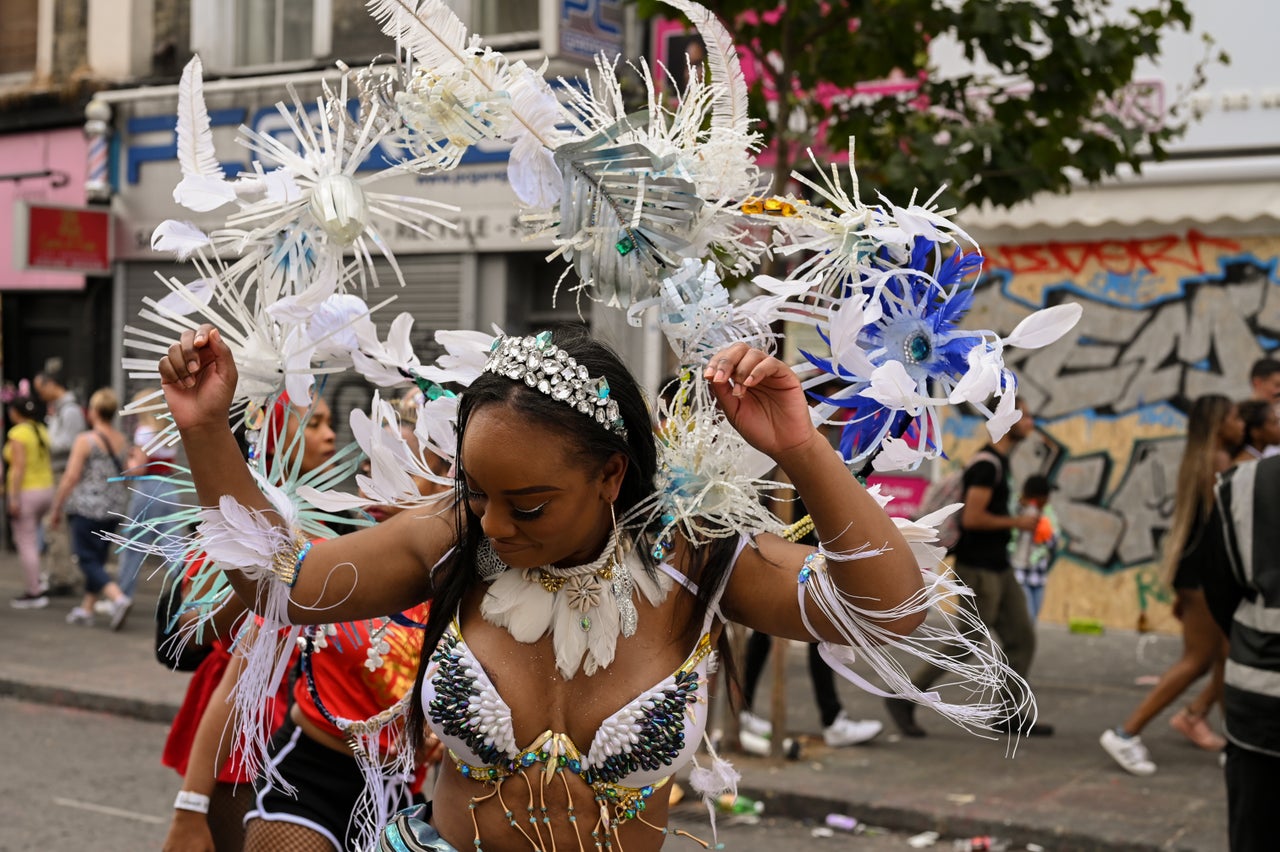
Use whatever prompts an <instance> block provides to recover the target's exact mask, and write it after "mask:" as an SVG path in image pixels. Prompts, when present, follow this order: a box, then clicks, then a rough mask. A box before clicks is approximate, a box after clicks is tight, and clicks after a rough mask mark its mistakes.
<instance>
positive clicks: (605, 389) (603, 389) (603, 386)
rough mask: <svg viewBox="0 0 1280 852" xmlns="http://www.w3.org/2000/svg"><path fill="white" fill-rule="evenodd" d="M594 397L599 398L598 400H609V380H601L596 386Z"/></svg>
mask: <svg viewBox="0 0 1280 852" xmlns="http://www.w3.org/2000/svg"><path fill="white" fill-rule="evenodd" d="M596 396H597V397H599V398H600V399H608V398H609V380H608V379H601V380H600V383H599V384H597V385H596Z"/></svg>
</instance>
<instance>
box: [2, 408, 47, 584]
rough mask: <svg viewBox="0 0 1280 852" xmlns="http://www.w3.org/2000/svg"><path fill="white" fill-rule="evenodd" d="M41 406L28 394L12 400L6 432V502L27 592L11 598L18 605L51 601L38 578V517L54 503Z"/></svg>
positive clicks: (41, 517) (45, 430) (44, 513)
mask: <svg viewBox="0 0 1280 852" xmlns="http://www.w3.org/2000/svg"><path fill="white" fill-rule="evenodd" d="M39 416H40V409H39V406H37V405H36V402H35V400H33V399H32V398H31V397H29V396H20V397H17V398H16V399H14V400H13V401H12V402H11V403H9V422H10V423H12V424H13V425H12V426H10V427H9V431H8V433H7V435H6V436H5V444H4V463H5V467H6V470H7V473H8V475H7V477H6V479H5V492H4V493H5V501H6V503H7V508H8V512H9V518H10V520H11V521H12V524H13V543H14V545H15V546H16V547H17V550H18V560H19V562H20V563H21V565H22V579H23V583H24V586H25V588H24V591H23V593H22V594H21V595H19V596H18V597H16V598H13V599H12V600H11V601H10V602H9V603H10V605H11V606H13V608H14V609H40V608H42V607H46V606H48V605H49V597H48V595H47V594H46V592H47V591H48V589H47V588H46V587H45V585H44V583H43V581H42V580H41V578H40V522H41V520H42V519H43V518H44V516H45V515H46V514H47V513H48V511H49V507H50V506H52V505H53V466H52V464H51V462H50V447H49V432H48V430H47V429H46V428H45V426H44V424H43V423H41V422H40V420H39V419H38V418H39Z"/></svg>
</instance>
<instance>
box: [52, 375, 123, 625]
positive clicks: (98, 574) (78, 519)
mask: <svg viewBox="0 0 1280 852" xmlns="http://www.w3.org/2000/svg"><path fill="white" fill-rule="evenodd" d="M119 407H120V402H119V399H118V398H117V397H116V393H115V391H113V390H112V389H111V388H101V389H99V390H97V391H94V393H93V396H91V397H89V428H88V430H86V431H84V432H81V433H80V434H79V435H78V436H77V437H76V440H75V443H74V444H72V445H71V456H70V458H68V459H67V469H66V471H65V472H64V473H63V474H62V480H61V481H60V482H59V483H58V491H57V493H56V494H55V495H54V497H53V509H52V510H51V512H50V515H49V526H50V527H52V528H54V529H57V527H58V525H59V524H61V523H62V515H63V512H64V511H65V512H66V514H67V523H68V524H69V525H70V527H71V546H72V547H73V548H74V549H75V553H76V559H77V560H78V561H79V565H80V571H81V573H83V574H84V583H85V593H84V599H83V600H82V601H81V602H80V605H79V606H77V607H75V608H74V609H72V610H71V612H69V613H67V623H68V624H80V625H84V626H92V625H93V605H94V603H96V602H97V600H98V597H99V595H101V596H103V597H105V598H106V599H107V600H109V601H110V602H111V629H112V630H119V629H120V628H121V627H123V626H124V620H125V618H126V617H127V616H128V615H129V608H130V607H132V606H133V599H132V598H130V597H129V596H128V595H126V594H125V593H124V591H123V590H122V589H121V588H120V586H119V585H117V584H116V582H115V581H114V580H112V579H111V577H110V576H108V575H107V568H106V561H107V552H108V547H109V545H108V544H107V540H106V539H105V538H103V536H104V535H108V534H110V533H112V532H114V531H115V528H116V527H117V526H119V524H120V517H121V514H120V513H121V512H123V511H124V510H125V508H126V506H127V504H128V499H129V495H128V492H127V490H126V486H125V484H124V482H123V481H120V480H117V479H116V478H117V477H119V476H121V475H122V474H123V473H124V470H125V460H126V459H127V457H128V454H129V447H130V444H129V440H128V439H127V438H125V436H124V435H123V434H122V433H121V432H120V430H119V429H117V428H116V427H115V419H116V410H117V409H118V408H119Z"/></svg>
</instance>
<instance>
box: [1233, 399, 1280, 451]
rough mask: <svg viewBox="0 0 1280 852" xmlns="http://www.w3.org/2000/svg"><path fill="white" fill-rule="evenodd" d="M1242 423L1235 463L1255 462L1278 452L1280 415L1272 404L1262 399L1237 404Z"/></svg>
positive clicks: (1279, 446)
mask: <svg viewBox="0 0 1280 852" xmlns="http://www.w3.org/2000/svg"><path fill="white" fill-rule="evenodd" d="M1236 407H1237V409H1238V410H1239V412H1240V419H1241V421H1243V422H1244V441H1243V442H1241V444H1240V451H1239V452H1237V453H1236V455H1235V461H1236V462H1237V463H1239V462H1246V461H1256V460H1258V459H1261V458H1266V457H1267V456H1272V455H1275V454H1276V453H1277V452H1280V413H1278V412H1277V411H1276V406H1275V404H1274V403H1271V402H1267V401H1266V400H1262V399H1246V400H1244V401H1242V402H1240V403H1238V404H1237V406H1236Z"/></svg>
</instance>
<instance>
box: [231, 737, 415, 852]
mask: <svg viewBox="0 0 1280 852" xmlns="http://www.w3.org/2000/svg"><path fill="white" fill-rule="evenodd" d="M267 762H268V764H270V765H272V766H274V767H275V769H276V771H277V772H278V773H280V777H282V778H284V780H285V781H287V782H288V783H289V784H291V785H292V786H293V787H294V789H295V790H296V792H297V795H296V797H295V796H291V795H289V793H288V792H286V791H285V790H282V789H280V788H279V787H278V786H277V785H275V784H273V783H272V782H271V781H270V780H268V778H267V776H266V774H265V773H264V774H261V775H259V776H258V780H257V781H256V782H255V783H254V788H255V791H256V795H255V800H254V806H253V807H252V808H251V809H250V811H249V812H248V813H247V814H245V818H244V819H245V822H246V823H248V821H249V820H251V819H261V820H266V821H268V822H289V823H293V824H295V825H302V826H306V827H307V828H310V829H311V830H312V831H316V832H318V833H320V834H322V835H324V836H325V837H326V838H328V840H329V842H330V843H332V844H333V846H334V848H335V849H339V850H344V852H345V850H352V851H353V852H355V851H356V850H358V849H359V848H360V847H359V835H360V829H361V828H362V826H361V825H360V824H359V821H358V820H357V819H354V818H353V815H354V813H355V810H356V805H357V803H358V802H359V800H360V796H361V794H362V793H363V792H364V784H365V781H364V776H363V775H362V774H361V772H360V765H359V764H358V763H356V759H355V758H354V757H351V756H349V755H345V754H342V753H340V752H337V751H334V750H333V749H331V748H328V747H326V746H323V745H321V744H320V743H318V742H316V741H315V740H313V739H311V738H310V737H308V736H307V735H306V734H304V733H303V732H302V729H301V728H299V727H298V726H297V725H296V724H294V722H293V720H291V719H286V720H285V723H284V724H283V725H281V726H280V729H279V730H277V731H276V733H275V736H273V737H272V738H271V746H270V748H269V749H268V750H267ZM393 783H394V782H393ZM388 793H389V795H391V796H393V797H394V798H395V799H396V801H392V802H391V803H390V805H391V807H390V810H389V813H392V814H394V813H395V812H396V811H398V810H400V809H401V808H404V807H408V806H409V805H411V804H413V803H414V801H415V799H414V797H412V796H411V795H410V793H409V790H408V788H407V786H405V785H402V784H397V785H395V787H394V788H392V789H390V790H388ZM377 828H379V829H380V828H381V826H377Z"/></svg>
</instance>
